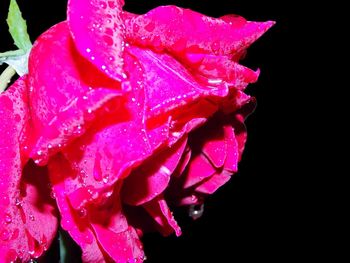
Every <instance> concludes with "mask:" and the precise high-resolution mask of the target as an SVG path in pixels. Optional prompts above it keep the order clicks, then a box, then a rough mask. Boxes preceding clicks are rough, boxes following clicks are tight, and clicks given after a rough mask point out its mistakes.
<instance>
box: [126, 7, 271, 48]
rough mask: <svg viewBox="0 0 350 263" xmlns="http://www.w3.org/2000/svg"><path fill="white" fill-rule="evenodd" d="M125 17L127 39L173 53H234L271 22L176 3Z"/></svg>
mask: <svg viewBox="0 0 350 263" xmlns="http://www.w3.org/2000/svg"><path fill="white" fill-rule="evenodd" d="M125 16H126V22H125V25H126V30H127V31H126V35H127V37H128V39H129V41H131V42H132V43H136V44H137V45H141V46H146V47H150V48H153V49H155V50H158V51H160V50H163V49H165V50H167V51H169V52H171V53H174V54H177V55H181V54H183V53H187V52H189V53H206V54H216V55H234V54H236V53H240V52H241V51H242V50H244V49H246V48H247V47H248V46H249V45H251V44H252V43H253V42H254V41H255V40H256V39H258V38H259V37H260V36H261V35H262V34H263V33H265V32H266V31H267V30H268V29H269V28H270V27H271V26H272V25H273V24H274V22H272V21H269V22H261V23H260V22H246V21H245V20H242V19H240V20H238V19H233V18H232V17H231V18H230V17H225V18H224V19H220V18H211V17H207V16H205V15H202V14H200V13H197V12H194V11H192V10H189V9H182V8H179V7H176V6H162V7H158V8H155V9H153V10H151V11H150V12H148V13H147V14H145V15H141V16H134V15H128V14H125ZM194 29H195V30H194Z"/></svg>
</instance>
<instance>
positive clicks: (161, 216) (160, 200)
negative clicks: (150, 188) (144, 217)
mask: <svg viewBox="0 0 350 263" xmlns="http://www.w3.org/2000/svg"><path fill="white" fill-rule="evenodd" d="M143 207H144V208H145V209H146V211H147V212H148V213H149V214H150V215H151V216H152V217H153V219H154V220H155V221H156V222H157V223H158V225H159V227H160V232H161V233H162V234H163V235H164V236H168V235H170V234H172V233H173V232H174V231H175V234H176V236H180V235H181V228H180V227H179V226H178V224H177V222H176V220H175V219H174V216H173V214H172V212H171V211H170V209H169V207H168V204H167V203H166V201H165V199H164V197H163V196H162V195H161V196H157V197H156V198H155V199H153V200H152V201H150V202H148V203H146V204H144V205H143Z"/></svg>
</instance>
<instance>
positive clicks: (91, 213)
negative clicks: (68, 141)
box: [49, 155, 144, 262]
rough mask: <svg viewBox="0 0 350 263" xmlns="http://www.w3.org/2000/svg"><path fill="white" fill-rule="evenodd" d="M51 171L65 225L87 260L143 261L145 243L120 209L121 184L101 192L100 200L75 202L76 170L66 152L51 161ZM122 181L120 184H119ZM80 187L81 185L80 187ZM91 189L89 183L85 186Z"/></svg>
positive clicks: (85, 260)
mask: <svg viewBox="0 0 350 263" xmlns="http://www.w3.org/2000/svg"><path fill="white" fill-rule="evenodd" d="M49 167H50V175H51V180H52V184H53V189H54V191H55V195H56V200H57V203H58V206H59V209H60V212H61V216H62V221H61V222H62V227H63V228H64V229H65V230H67V231H68V232H69V234H70V235H71V236H72V238H73V239H74V240H75V241H76V242H77V243H78V245H79V246H81V248H82V250H83V260H84V262H105V261H107V262H109V261H111V260H114V261H118V262H129V261H130V260H134V259H135V260H137V261H135V262H142V260H143V257H144V254H143V251H142V245H141V243H140V241H139V239H138V236H137V235H136V232H135V230H134V229H133V228H131V227H130V226H128V222H127V220H126V218H125V216H124V215H123V213H122V210H121V204H120V199H119V186H116V187H115V188H114V189H112V191H111V192H110V193H106V194H105V195H104V196H102V195H100V196H99V202H96V203H91V204H90V205H89V204H85V205H84V206H83V207H80V208H77V209H75V208H76V207H74V206H72V204H71V202H70V201H71V198H67V197H69V195H70V193H71V192H72V191H74V190H73V189H74V187H75V188H77V186H75V185H73V184H72V183H73V182H74V181H72V180H71V178H74V177H76V174H75V172H74V170H73V169H72V167H71V166H70V165H69V162H68V161H67V160H65V159H64V158H63V156H60V155H58V156H56V157H55V158H53V159H52V160H51V161H50V163H49ZM119 185H120V184H119ZM78 189H81V188H78ZM86 190H87V192H89V190H91V189H89V187H86Z"/></svg>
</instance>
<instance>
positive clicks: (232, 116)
mask: <svg viewBox="0 0 350 263" xmlns="http://www.w3.org/2000/svg"><path fill="white" fill-rule="evenodd" d="M123 4H124V3H123V1H122V0H116V1H100V0H98V1H97V0H92V1H82V0H70V1H69V3H68V19H67V21H65V22H62V23H59V24H57V25H55V26H53V27H52V28H51V29H49V30H48V31H47V32H45V33H44V34H43V35H42V36H41V37H39V38H38V40H37V41H36V42H35V44H34V46H33V49H32V51H31V54H30V59H29V74H28V75H26V76H24V77H22V78H21V79H19V80H18V81H17V82H16V83H15V84H14V85H12V86H11V87H10V88H9V89H8V90H7V91H6V92H4V93H3V94H1V95H0V114H1V116H2V121H1V122H0V133H1V134H2V139H1V141H0V179H1V180H0V190H1V192H0V199H1V201H0V205H1V209H0V222H1V223H0V261H1V262H10V261H11V260H12V261H14V260H15V259H18V260H21V261H26V260H29V259H30V258H37V257H39V256H40V255H42V253H43V252H44V251H45V250H46V249H47V248H48V247H49V246H50V244H51V242H52V239H53V238H54V236H55V234H56V230H57V224H58V219H57V218H58V217H59V218H60V224H61V226H62V227H63V228H64V229H65V230H66V231H68V232H69V234H70V235H71V237H72V238H73V239H74V240H75V241H76V242H77V244H79V246H80V247H81V248H82V251H83V260H84V262H109V261H116V262H142V261H143V260H144V253H143V249H142V244H141V241H140V239H139V238H140V236H141V235H142V233H143V232H145V231H153V230H158V231H160V232H161V233H162V234H163V235H169V234H172V233H174V232H175V233H176V235H180V234H181V229H180V227H179V226H178V224H177V222H176V220H175V219H174V217H173V216H172V213H171V211H170V209H169V207H168V204H172V205H188V204H201V203H202V202H203V200H204V198H205V196H206V195H208V194H212V193H213V192H215V191H216V190H217V189H218V188H219V187H220V186H221V185H223V184H224V183H226V182H227V181H228V180H229V179H230V177H231V176H232V174H234V173H235V172H237V165H238V162H239V160H240V158H241V155H242V151H243V149H244V144H245V141H246V131H245V126H244V118H245V117H246V116H247V115H248V114H249V113H251V112H252V110H253V108H254V104H255V103H254V99H253V98H251V97H249V96H248V95H246V94H245V93H244V88H245V87H246V86H247V85H248V84H249V83H253V82H255V81H256V80H257V78H258V75H259V71H256V72H254V71H252V70H250V69H248V68H246V67H244V66H242V65H240V64H239V63H238V61H239V59H240V57H241V56H242V55H243V54H244V52H245V50H246V48H247V47H248V46H249V45H250V44H252V43H253V42H254V41H255V40H256V39H257V38H259V37H260V36H261V35H262V34H263V33H264V32H266V30H268V29H269V28H270V27H271V26H272V25H273V24H274V22H248V21H246V20H245V19H243V18H241V17H237V16H233V15H228V16H225V17H222V18H210V17H206V16H204V15H201V14H199V13H196V12H194V11H191V10H186V9H181V8H178V7H175V6H163V7H159V8H156V9H154V10H151V11H150V12H149V13H147V14H145V15H135V14H131V13H127V12H124V11H123V10H122V6H123ZM55 201H56V204H57V208H58V209H56V204H55ZM58 214H59V216H58Z"/></svg>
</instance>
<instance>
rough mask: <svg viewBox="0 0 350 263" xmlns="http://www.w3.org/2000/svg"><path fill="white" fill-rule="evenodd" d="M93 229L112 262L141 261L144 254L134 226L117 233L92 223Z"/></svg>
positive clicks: (136, 262)
mask: <svg viewBox="0 0 350 263" xmlns="http://www.w3.org/2000/svg"><path fill="white" fill-rule="evenodd" d="M93 229H94V231H95V233H96V237H97V239H98V240H99V242H100V244H101V246H102V247H103V248H104V250H105V251H106V252H107V253H108V255H109V256H110V257H111V258H112V259H113V260H114V262H120V263H128V262H135V263H139V262H143V260H144V258H145V256H144V253H143V250H142V244H141V242H140V240H139V237H138V235H137V233H136V231H135V229H134V228H132V227H129V228H128V229H127V230H125V231H123V232H119V233H115V232H112V231H110V230H108V229H106V228H105V227H102V226H101V225H97V224H93Z"/></svg>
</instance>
